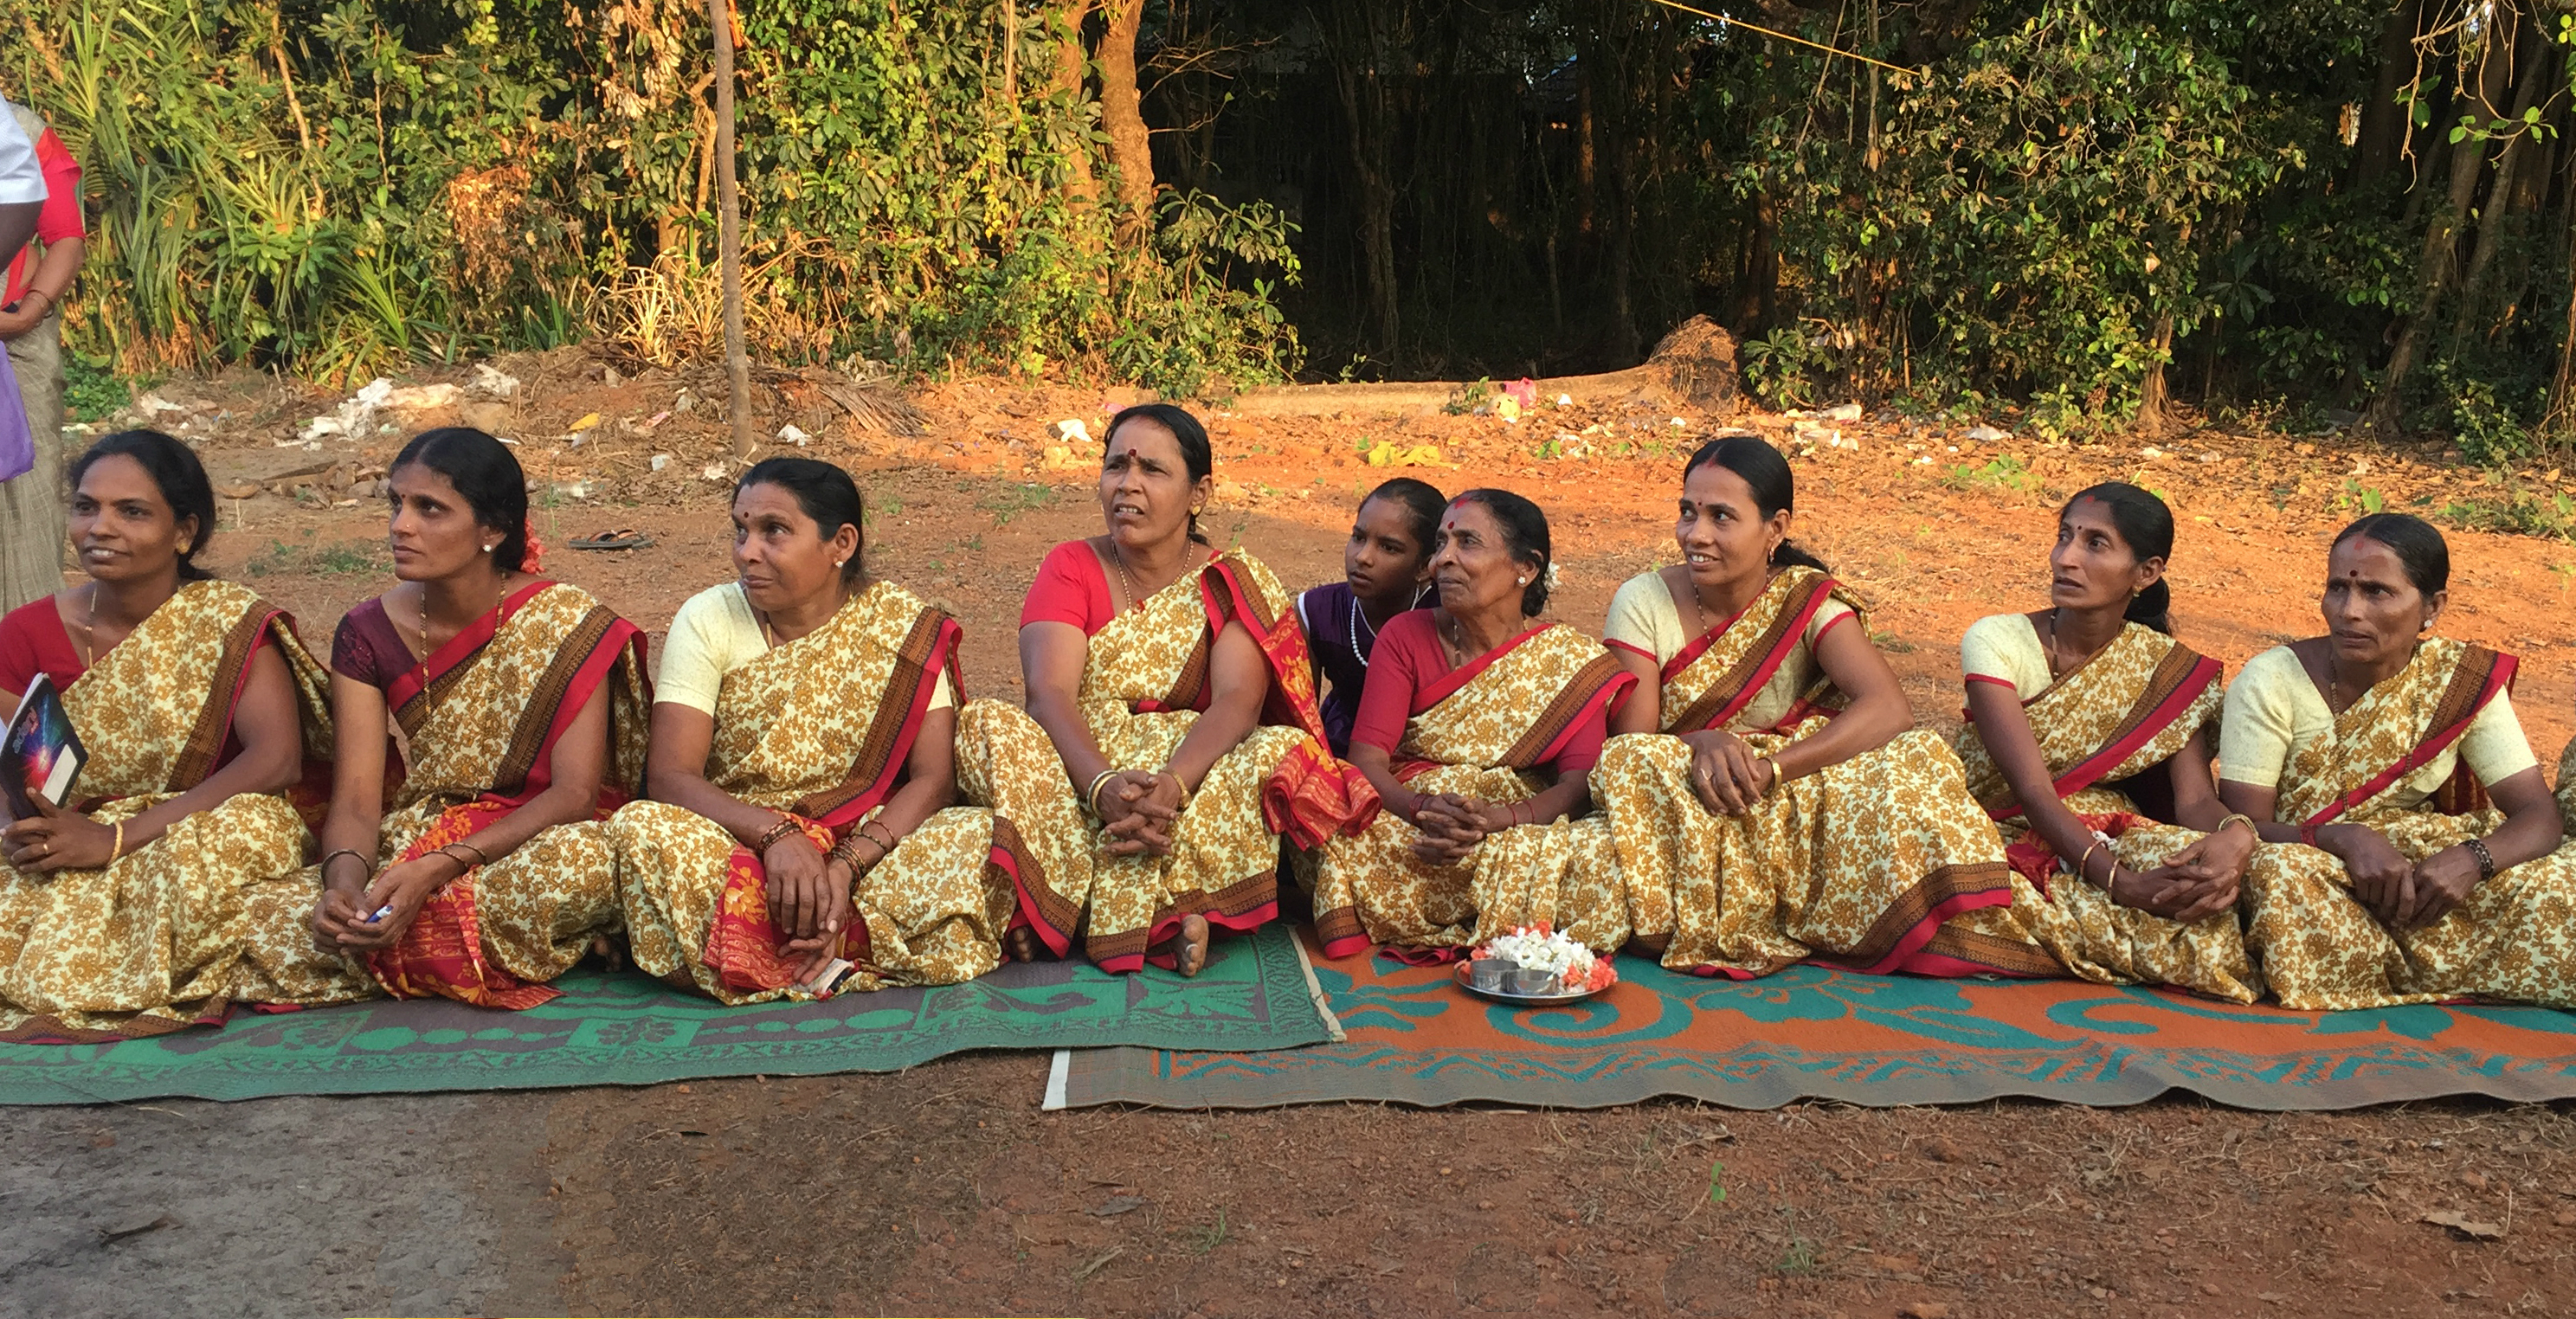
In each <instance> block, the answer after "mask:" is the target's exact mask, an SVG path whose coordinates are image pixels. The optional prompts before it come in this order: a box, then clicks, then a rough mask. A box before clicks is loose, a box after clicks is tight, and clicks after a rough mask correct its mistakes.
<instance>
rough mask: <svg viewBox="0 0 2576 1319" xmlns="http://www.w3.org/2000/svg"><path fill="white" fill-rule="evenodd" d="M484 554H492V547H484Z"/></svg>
mask: <svg viewBox="0 0 2576 1319" xmlns="http://www.w3.org/2000/svg"><path fill="white" fill-rule="evenodd" d="M483 552H484V553H485V554H489V553H491V552H492V547H491V546H489V545H486V546H484V547H483Z"/></svg>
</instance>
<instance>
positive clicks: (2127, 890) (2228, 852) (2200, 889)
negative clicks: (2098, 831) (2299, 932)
mask: <svg viewBox="0 0 2576 1319" xmlns="http://www.w3.org/2000/svg"><path fill="white" fill-rule="evenodd" d="M2254 843H2255V839H2254V835H2253V832H2252V831H2251V830H2247V829H2242V828H2237V829H2221V830H2219V831H2218V832H2217V833H2214V834H2204V835H2202V836H2201V837H2199V838H2198V839H2195V840H2193V841H2192V842H2191V843H2190V844H2189V845H2187V846H2185V847H2183V848H2182V849H2181V850H2179V851H2177V852H2175V853H2173V854H2172V855H2170V856H2168V857H2166V858H2165V859H2164V860H2163V861H2162V862H2159V863H2158V864H2157V865H2156V866H2155V867H2154V868H2153V869H2149V870H2133V871H2130V872H2129V873H2128V874H2127V875H2126V876H2123V878H2124V879H2125V880H2126V881H2127V882H2126V883H2124V884H2122V885H2121V886H2120V889H2119V893H2118V896H2119V900H2120V901H2121V902H2122V904H2123V905H2126V906H2131V907H2135V908H2137V909H2139V910H2140V911H2144V912H2146V913H2148V914H2150V915H2154V916H2161V917H2163V918H2165V919H2166V920H2169V921H2180V922H2182V923H2184V924H2189V923H2191V922H2193V921H2198V920H2205V919H2207V918H2209V917H2211V916H2215V915H2217V914H2218V913H2220V912H2222V911H2226V910H2227V909H2229V908H2231V907H2233V906H2235V905H2236V897H2237V894H2238V893H2239V892H2241V891H2242V888H2243V884H2244V880H2245V867H2246V865H2247V864H2248V863H2249V862H2251V861H2252V860H2253V857H2254Z"/></svg>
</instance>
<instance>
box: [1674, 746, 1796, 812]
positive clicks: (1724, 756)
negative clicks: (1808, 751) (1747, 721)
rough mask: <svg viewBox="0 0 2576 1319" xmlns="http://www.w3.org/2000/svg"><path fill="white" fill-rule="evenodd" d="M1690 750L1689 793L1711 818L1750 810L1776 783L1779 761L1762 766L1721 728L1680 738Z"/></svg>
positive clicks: (1758, 758) (1757, 756) (1757, 759)
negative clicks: (1705, 809)
mask: <svg viewBox="0 0 2576 1319" xmlns="http://www.w3.org/2000/svg"><path fill="white" fill-rule="evenodd" d="M1682 742H1683V744H1684V745H1686V746H1688V747H1689V748H1690V752H1691V767H1690V785H1691V791H1692V792H1693V793H1695V794H1697V795H1698V797H1699V804H1700V805H1702V806H1705V807H1707V808H1708V809H1709V812H1710V813H1711V814H1714V815H1742V814H1744V813H1745V812H1746V811H1749V810H1752V809H1753V808H1754V806H1755V805H1756V804H1758V803H1759V802H1760V801H1761V800H1762V799H1763V797H1765V796H1767V795H1769V793H1770V791H1771V789H1772V788H1773V787H1774V786H1776V785H1777V784H1778V782H1779V762H1778V761H1773V762H1771V763H1769V764H1764V763H1763V759H1762V757H1761V756H1759V755H1756V754H1754V751H1753V748H1751V747H1749V746H1746V745H1745V744H1744V739H1742V738H1740V737H1737V736H1736V735H1735V734H1733V733H1729V732H1726V731H1725V730H1723V729H1711V730H1709V731H1707V732H1704V733H1691V734H1688V735H1686V736H1684V737H1683V738H1682Z"/></svg>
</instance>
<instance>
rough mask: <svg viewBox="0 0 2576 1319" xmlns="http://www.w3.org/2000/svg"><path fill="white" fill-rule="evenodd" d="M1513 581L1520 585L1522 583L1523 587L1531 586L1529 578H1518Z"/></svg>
mask: <svg viewBox="0 0 2576 1319" xmlns="http://www.w3.org/2000/svg"><path fill="white" fill-rule="evenodd" d="M1512 580H1514V581H1517V582H1519V583H1520V584H1521V585H1523V586H1527V585H1529V579H1528V578H1526V577H1516V578H1513V579H1512Z"/></svg>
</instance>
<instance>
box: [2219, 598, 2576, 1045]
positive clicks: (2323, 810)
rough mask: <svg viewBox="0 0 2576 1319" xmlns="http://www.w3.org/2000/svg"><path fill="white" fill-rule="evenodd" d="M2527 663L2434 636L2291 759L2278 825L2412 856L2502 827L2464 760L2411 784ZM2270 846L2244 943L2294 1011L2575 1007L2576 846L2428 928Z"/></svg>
mask: <svg viewBox="0 0 2576 1319" xmlns="http://www.w3.org/2000/svg"><path fill="white" fill-rule="evenodd" d="M2517 667H2518V666H2517V661H2516V660H2515V659H2514V657H2512V656H2510V655H2503V654H2499V653H2497V652H2495V651H2492V650H2488V649H2486V648H2485V647H2483V646H2473V645H2468V644H2466V643H2463V642H2459V641H2454V640H2451V639H2449V638H2446V637H2434V638H2431V639H2429V640H2426V641H2424V642H2423V643H2422V644H2420V645H2418V646H2417V647H2416V649H2415V657H2414V658H2413V659H2411V660H2409V661H2408V662H2407V665H2406V667H2405V668H2404V669H2401V670H2399V671H2398V673H2397V675H2396V676H2395V677H2393V678H2390V679H2388V680H2387V681H2385V682H2382V683H2380V684H2378V685H2377V686H2375V687H2372V688H2371V689H2370V690H2369V691H2367V692H2364V693H2362V695H2361V699H2359V700H2356V701H2354V702H2353V703H2352V704H2351V705H2350V706H2347V707H2345V709H2344V712H2343V713H2342V714H2340V715H2337V716H2336V717H2335V722H2334V732H2333V733H2332V735H2330V736H2327V737H2322V738H2319V739H2317V740H2316V741H2314V742H2312V743H2310V744H2308V745H2307V746H2304V747H2300V748H2297V749H2295V750H2294V751H2293V752H2292V753H2291V755H2290V763H2289V765H2288V767H2287V768H2286V770H2285V771H2284V772H2283V773H2282V775H2281V782H2280V797H2279V799H2278V801H2277V803H2276V804H2275V806H2274V808H2273V816H2274V818H2276V819H2280V820H2284V821H2289V822H2293V823H2297V824H2303V825H2324V824H2331V823H2345V824H2359V825H2367V826H2368V827H2370V828H2371V829H2373V830H2376V831H2378V832H2379V833H2380V834H2381V835H2382V836H2384V837H2386V838H2387V839H2388V842H2389V844H2390V845H2391V846H2393V847H2395V848H2396V849H2397V851H2398V852H2399V853H2400V854H2401V855H2403V856H2405V857H2406V858H2407V859H2408V860H2410V861H2421V860H2423V859H2424V858H2426V857H2429V856H2431V855H2433V854H2434V853H2436V852H2439V851H2442V850H2444V849H2446V848H2451V847H2456V846H2458V845H2459V844H2461V843H2463V842H2465V841H2467V840H2469V839H2471V838H2483V837H2485V836H2486V835H2488V834H2490V833H2493V832H2495V830H2496V829H2497V828H2498V827H2499V826H2501V825H2502V824H2503V823H2504V814H2503V812H2501V811H2498V810H2497V809H2495V808H2494V807H2493V806H2490V805H2487V804H2486V803H2485V794H2484V792H2483V791H2482V790H2481V785H2479V784H2478V783H2477V782H2476V780H2475V778H2474V776H2472V775H2471V774H2470V773H2469V768H2468V766H2467V765H2466V764H2462V765H2460V766H2459V768H2458V770H2457V771H2456V772H2455V773H2454V774H2453V775H2452V776H2451V779H2450V781H2449V782H2448V783H2447V784H2446V785H2445V786H2444V787H2443V789H2442V790H2440V791H2438V792H2435V793H2434V794H2433V795H2431V796H2429V797H2422V798H2421V799H2420V800H2417V799H2416V798H2417V797H2418V794H2417V793H2414V792H2410V791H2409V790H2408V789H2407V787H2406V782H2407V780H2408V778H2409V777H2410V776H2412V775H2413V774H2414V773H2415V772H2416V771H2418V770H2421V769H2423V768H2424V767H2425V766H2426V765H2428V764H2430V763H2432V762H2433V761H2434V760H2435V759H2437V758H2438V757H2440V756H2441V754H2442V753H2443V752H2445V751H2447V750H2449V749H2450V748H2451V747H2452V745H2453V744H2454V743H2456V742H2457V741H2458V740H2459V739H2460V738H2461V736H2462V735H2464V734H2465V733H2466V732H2467V731H2468V728H2469V725H2470V723H2471V722H2472V721H2474V720H2475V719H2476V718H2477V716H2478V712H2479V711H2480V710H2483V709H2485V708H2486V706H2487V703H2488V702H2490V701H2492V700H2494V699H2495V697H2496V694H2497V693H2499V692H2502V691H2504V690H2505V689H2506V688H2508V687H2509V686H2511V685H2512V683H2513V678H2514V673H2515V669H2516V668H2517ZM2564 772H2565V771H2564V770H2563V769H2562V771H2561V775H2562V779H2563V777H2564ZM2561 791H2562V793H2563V792H2564V791H2565V788H2564V785H2563V783H2562V787H2561ZM2263 851H2264V852H2265V854H2266V855H2267V857H2269V858H2271V859H2272V860H2273V862H2274V863H2273V864H2271V865H2268V866H2261V865H2258V866H2257V867H2256V868H2255V874H2254V875H2253V876H2252V877H2250V878H2249V881H2248V883H2247V886H2246V887H2247V893H2248V897H2249V900H2250V901H2251V903H2252V907H2253V919H2252V921H2251V923H2250V924H2249V926H2248V928H2247V931H2246V937H2247V939H2249V940H2250V941H2251V942H2252V943H2253V945H2254V948H2255V951H2256V952H2257V953H2258V954H2259V955H2260V956H2261V957H2262V959H2263V971H2264V974H2265V975H2266V976H2267V977H2269V978H2270V980H2271V982H2272V988H2273V991H2274V992H2275V993H2277V994H2279V995H2280V997H2281V1002H2282V1003H2283V1004H2284V1005H2285V1006H2288V1007H2294V1008H2310V1009H2337V1008H2370V1007H2387V1006H2392V1005H2395V1004H2400V1003H2426V1002H2432V1001H2435V1000H2438V999H2445V998H2457V997H2461V996H2464V995H2476V996H2478V997H2481V998H2495V999H2510V1000H2513V1001H2516V1002H2524V1003H2545V1004H2549V1005H2552V1006H2555V1007H2576V846H2561V847H2560V848H2559V849H2558V850H2557V851H2555V852H2553V853H2551V854H2549V855H2548V856H2544V857H2540V858H2537V859H2535V860H2531V861H2526V862H2524V863H2522V864H2521V865H2518V866H2514V867H2511V868H2510V869H2506V870H2503V871H2499V872H2497V874H2496V875H2495V877H2494V878H2492V879H2488V880H2485V881H2483V882H2481V883H2480V884H2479V885H2478V886H2477V887H2476V888H2475V889H2472V890H2470V892H2469V896H2468V899H2467V900H2466V901H2464V902H2462V903H2461V904H2460V905H2459V906H2458V907H2455V908H2453V909H2452V910H2451V911H2450V913H2449V914H2447V915H2445V916H2443V917H2442V919H2440V920H2438V921H2435V922H2434V923H2433V924H2431V925H2429V926H2427V927H2425V928H2423V929H2419V930H2392V929H2389V928H2388V927H2386V926H2385V925H2382V924H2380V922H2379V920H2378V918H2377V917H2374V916H2372V915H2371V914H2370V910H2369V909H2368V908H2366V907H2364V906H2362V905H2361V903H2360V901H2359V900H2357V899H2355V898H2354V897H2353V895H2352V878H2351V876H2350V875H2348V874H2346V873H2345V871H2344V867H2343V863H2342V862H2341V861H2338V860H2336V859H2335V858H2334V857H2333V856H2332V855H2331V854H2329V853H2327V852H2324V851H2322V850H2320V849H2317V848H2313V847H2304V846H2300V845H2298V844H2295V843H2284V844H2274V845H2272V846H2269V847H2266V848H2264V849H2263Z"/></svg>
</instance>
